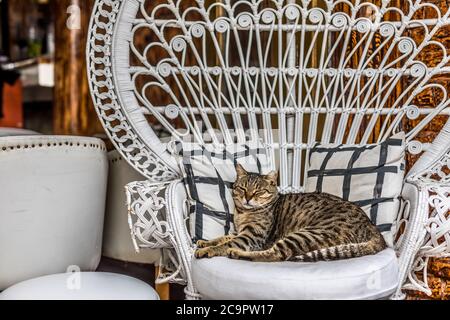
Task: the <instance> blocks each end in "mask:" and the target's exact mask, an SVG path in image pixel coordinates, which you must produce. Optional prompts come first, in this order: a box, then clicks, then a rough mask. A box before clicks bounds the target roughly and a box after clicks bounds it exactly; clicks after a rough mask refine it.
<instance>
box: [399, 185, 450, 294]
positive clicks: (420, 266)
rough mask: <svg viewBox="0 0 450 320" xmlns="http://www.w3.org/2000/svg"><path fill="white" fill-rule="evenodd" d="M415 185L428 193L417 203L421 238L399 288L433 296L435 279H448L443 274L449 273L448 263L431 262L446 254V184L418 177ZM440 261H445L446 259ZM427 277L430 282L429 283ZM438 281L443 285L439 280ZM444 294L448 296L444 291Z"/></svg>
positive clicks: (449, 193) (449, 213)
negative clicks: (424, 201)
mask: <svg viewBox="0 0 450 320" xmlns="http://www.w3.org/2000/svg"><path fill="white" fill-rule="evenodd" d="M419 185H420V188H421V190H422V192H426V193H427V194H428V197H427V198H425V199H426V201H427V203H422V204H419V206H420V207H421V208H422V209H423V212H422V213H420V214H424V219H423V221H424V227H425V230H424V237H423V238H422V239H420V242H419V243H418V245H419V246H418V248H417V251H416V254H415V258H414V262H413V265H412V268H411V270H410V271H409V273H408V277H407V281H406V283H405V284H404V285H403V289H405V290H408V291H418V292H422V293H424V294H425V295H427V296H433V294H434V295H436V294H437V293H436V290H437V282H436V281H437V279H436V278H437V277H443V280H444V281H448V279H446V277H448V276H449V274H448V271H449V270H450V269H448V264H447V267H445V265H444V266H442V265H441V266H440V265H439V264H434V263H436V259H442V258H443V259H445V258H449V257H450V187H449V186H445V185H440V184H439V183H437V182H436V181H432V180H429V181H428V183H425V182H424V181H423V180H422V181H421V182H419ZM419 229H420V228H419ZM419 232H422V231H421V230H420V231H419ZM438 261H439V260H438ZM443 261H447V262H448V260H443ZM430 273H431V277H430ZM430 279H432V280H433V281H431V282H429V280H430ZM439 283H440V282H439ZM440 284H441V285H443V283H440ZM439 288H446V287H443V286H440V287H439ZM444 291H445V290H444ZM445 295H446V296H447V298H448V292H447V293H446V294H445ZM419 296H420V295H419ZM440 297H441V296H440Z"/></svg>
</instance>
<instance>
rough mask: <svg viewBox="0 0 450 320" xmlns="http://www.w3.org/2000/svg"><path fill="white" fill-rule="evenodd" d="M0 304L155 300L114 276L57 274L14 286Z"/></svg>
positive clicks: (145, 288) (133, 282)
mask: <svg viewBox="0 0 450 320" xmlns="http://www.w3.org/2000/svg"><path fill="white" fill-rule="evenodd" d="M0 300H159V296H158V294H157V293H156V292H155V290H153V288H152V287H151V286H150V285H148V284H146V283H145V282H143V281H141V280H138V279H135V278H131V277H128V276H124V275H120V274H115V273H102V272H81V273H61V274H55V275H50V276H45V277H40V278H36V279H31V280H27V281H23V282H21V283H18V284H16V285H14V286H12V287H10V288H9V289H6V290H5V291H3V292H2V293H0Z"/></svg>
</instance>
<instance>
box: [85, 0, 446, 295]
mask: <svg viewBox="0 0 450 320" xmlns="http://www.w3.org/2000/svg"><path fill="white" fill-rule="evenodd" d="M155 2H156V4H155ZM191 2H192V1H191ZM378 2H379V3H381V4H380V5H375V4H373V3H370V2H365V1H359V0H353V1H344V0H342V1H332V0H321V1H310V0H297V1H294V0H286V1H284V0H264V1H257V0H241V1H230V0H222V1H217V2H214V1H203V0H196V1H195V3H196V6H195V7H193V6H187V5H186V3H185V1H182V0H178V1H177V0H161V1H144V0H97V2H96V5H95V7H94V11H93V15H92V20H91V25H90V34H89V39H88V47H87V59H88V73H89V80H90V86H91V93H92V96H93V100H94V104H95V107H96V109H97V111H98V115H99V117H100V119H101V121H102V123H103V125H104V127H105V130H106V131H107V132H108V134H109V136H110V138H111V140H112V141H113V143H114V144H115V146H116V148H117V149H118V150H120V152H121V153H122V155H123V156H124V158H125V159H127V161H128V162H129V163H130V164H131V165H132V166H133V167H134V168H136V169H137V170H138V171H140V172H141V173H142V174H143V175H144V176H146V177H147V178H148V181H147V182H139V183H132V184H130V185H129V186H127V187H126V189H127V195H128V200H129V201H128V202H129V212H130V226H131V229H132V235H133V241H135V245H136V248H137V249H138V248H139V247H151V248H164V251H165V252H166V253H167V254H168V257H169V259H167V261H168V267H169V269H171V270H172V271H173V273H172V274H171V275H169V276H168V277H167V278H164V279H159V281H161V282H162V281H177V282H180V281H181V282H185V283H186V284H187V287H186V293H187V296H188V298H198V297H199V296H198V294H197V293H196V291H195V288H194V286H193V284H192V280H191V277H190V259H191V256H192V252H193V247H192V244H191V242H190V237H189V235H188V233H187V230H186V223H185V220H186V212H184V207H183V203H182V200H179V199H181V198H183V196H184V195H183V192H184V191H183V189H182V188H181V187H180V182H179V180H178V179H179V171H178V167H177V165H176V162H175V160H174V158H173V157H172V156H171V155H170V154H169V153H168V152H167V149H166V145H165V144H164V143H162V142H161V140H160V139H159V138H158V136H157V134H156V133H155V131H154V130H153V128H154V125H151V124H150V123H149V121H148V119H149V118H152V119H153V120H152V122H151V123H158V125H159V126H162V128H163V129H164V130H165V131H167V132H168V133H170V134H171V135H172V136H173V137H174V138H175V139H186V138H190V139H193V140H195V141H198V142H201V143H207V140H206V138H205V137H208V139H209V140H210V141H211V142H210V143H214V144H229V143H234V142H235V141H238V142H242V141H243V140H244V139H245V137H246V135H250V136H251V137H252V138H256V137H260V138H262V139H263V140H264V142H265V143H266V144H267V145H268V146H269V148H270V152H271V154H270V155H271V159H273V160H274V161H276V162H277V163H279V168H280V191H281V192H283V193H289V192H302V191H303V186H304V179H305V175H304V172H305V170H306V169H307V167H306V165H305V163H304V157H305V156H307V155H308V152H309V149H310V148H311V147H312V146H313V145H314V144H315V143H316V142H318V141H320V142H324V143H327V142H335V143H347V144H358V145H364V144H367V143H369V142H370V141H371V139H372V140H373V138H374V140H373V141H375V142H376V141H382V140H384V139H386V138H387V137H389V136H390V135H392V134H393V133H394V132H397V131H400V130H402V129H403V126H404V123H405V121H406V120H408V119H409V120H416V119H417V121H415V123H416V125H415V126H414V127H413V128H412V129H410V130H409V131H408V132H407V142H408V151H409V152H410V153H412V154H420V153H423V155H421V157H420V159H419V161H418V162H417V163H416V164H415V166H414V167H413V168H412V170H411V171H410V172H409V174H408V177H407V179H406V184H409V186H410V187H411V188H409V189H410V190H413V191H411V192H408V193H405V204H406V206H405V210H403V214H402V215H400V217H399V223H400V222H401V223H404V224H405V226H406V231H405V233H404V234H403V235H402V237H401V238H400V240H399V241H398V242H397V249H398V254H399V261H400V267H401V279H402V281H401V283H399V287H398V290H397V293H396V295H395V297H396V298H400V297H401V288H402V286H404V287H405V288H414V289H418V290H422V291H424V292H429V288H428V286H427V283H426V282H424V281H422V282H421V281H419V280H418V279H417V278H416V277H415V275H414V271H415V270H418V269H425V271H426V264H425V263H424V261H425V262H426V259H428V257H430V256H448V255H449V253H450V251H449V250H450V249H449V243H450V236H449V231H450V222H449V220H448V215H447V214H446V210H447V209H448V207H449V205H448V202H449V200H448V189H449V188H450V178H449V176H448V175H446V174H445V172H444V171H443V167H445V166H447V165H448V164H449V154H450V122H447V124H446V125H445V127H444V128H443V129H442V132H441V133H440V134H439V136H438V137H437V138H436V139H435V141H434V142H433V143H432V144H429V145H427V144H422V143H420V142H419V141H416V140H414V139H415V138H416V136H417V135H418V134H419V133H420V132H421V130H423V128H424V127H425V126H426V125H427V124H428V123H429V122H430V120H432V119H433V118H434V117H435V116H436V115H438V114H446V115H448V114H449V113H450V109H449V108H448V106H449V104H450V99H448V96H447V92H446V89H445V87H444V86H442V85H441V84H439V83H436V82H435V81H434V78H435V77H436V76H437V75H442V74H446V73H450V67H449V62H450V56H449V55H447V48H446V47H445V46H444V45H443V44H442V43H440V42H438V41H436V34H437V33H438V32H439V30H441V28H442V27H444V26H448V25H450V18H449V17H450V10H448V11H447V12H441V11H440V9H439V8H438V7H437V6H435V5H432V4H427V3H426V2H425V1H420V0H417V1H412V0H408V1H402V3H404V6H405V8H406V9H405V8H403V9H400V8H397V7H393V6H392V5H391V4H390V3H391V2H390V1H386V0H382V1H378ZM343 7H344V8H345V9H346V10H345V12H344V10H342V8H343ZM423 10H425V11H427V12H428V13H430V12H431V13H432V14H431V15H430V14H428V15H427V16H431V17H432V18H430V19H421V18H420V17H422V16H423V14H421V12H422V11H423ZM388 15H390V17H391V18H390V19H389V20H387V16H388ZM392 17H394V18H392ZM418 29H420V30H421V32H422V33H423V37H422V39H421V40H422V41H421V42H420V41H419V42H415V41H414V40H413V39H412V38H411V37H410V36H409V31H410V30H418ZM174 30H175V31H174ZM139 33H141V34H142V33H144V34H147V35H151V39H152V41H149V42H148V43H146V44H145V45H144V46H142V45H141V46H140V45H137V44H136V43H135V39H136V38H137V35H138V34H139ZM174 34H175V35H174ZM431 45H432V46H434V47H435V49H436V50H439V51H440V52H441V60H440V62H439V63H438V64H436V65H433V66H430V65H426V64H425V63H424V62H422V61H421V60H420V54H421V52H423V50H424V49H425V48H426V47H427V46H431ZM155 52H156V53H157V55H159V56H160V58H159V59H157V61H152V59H149V57H152V56H154V55H155ZM161 52H163V53H164V54H161ZM152 54H153V55H152ZM355 58H357V59H356V61H357V62H356V63H355V62H354V61H355ZM153 60H154V59H153ZM142 79H145V81H144V84H142ZM399 85H401V86H402V92H400V94H398V93H397V92H396V88H398V87H399ZM428 89H433V90H434V92H437V93H439V94H440V96H441V99H440V100H439V101H438V103H437V105H436V106H435V107H433V108H419V107H417V106H415V105H414V100H415V99H416V98H417V96H418V95H420V94H421V93H423V92H424V91H426V90H428ZM155 93H158V94H155ZM161 95H164V96H165V97H167V99H166V100H167V101H170V102H167V103H165V104H164V105H158V104H157V101H160V100H159V99H160V97H161ZM393 97H394V98H393ZM155 101H156V102H155ZM174 123H177V124H178V125H180V124H181V125H182V127H183V130H180V129H179V127H175V125H174ZM375 132H379V134H374V133H375ZM436 177H438V178H436ZM414 188H415V189H414ZM414 190H415V191H414ZM180 201H181V202H180ZM429 205H430V206H429ZM430 208H434V209H433V210H434V211H432V212H431V211H430V210H431V209H430ZM438 239H439V240H438ZM442 239H444V240H445V242H442V241H441V240H442ZM425 274H426V272H425ZM405 281H406V283H405V284H404V282H405Z"/></svg>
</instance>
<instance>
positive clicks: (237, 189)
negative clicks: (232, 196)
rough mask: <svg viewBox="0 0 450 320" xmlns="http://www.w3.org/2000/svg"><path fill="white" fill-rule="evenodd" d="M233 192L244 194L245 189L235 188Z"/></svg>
mask: <svg viewBox="0 0 450 320" xmlns="http://www.w3.org/2000/svg"><path fill="white" fill-rule="evenodd" d="M233 190H234V191H236V192H239V193H243V192H245V189H244V188H242V187H235V188H234V189H233Z"/></svg>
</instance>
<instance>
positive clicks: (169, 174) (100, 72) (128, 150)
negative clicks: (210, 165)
mask: <svg viewBox="0 0 450 320" xmlns="http://www.w3.org/2000/svg"><path fill="white" fill-rule="evenodd" d="M123 2H124V1H122V0H98V1H97V2H96V4H95V6H94V11H93V14H92V18H91V27H90V35H89V39H88V45H87V59H88V77H89V84H90V90H91V95H92V99H93V101H94V105H95V107H96V110H97V113H98V116H99V118H100V120H101V121H102V123H103V126H104V128H105V130H106V132H107V133H108V134H109V137H110V139H111V141H112V142H113V143H114V145H115V147H116V149H117V150H119V151H120V152H121V153H122V155H123V156H124V158H125V159H126V160H127V161H128V162H129V163H130V164H131V165H132V166H133V167H134V168H136V169H137V170H139V171H140V172H141V173H142V174H143V175H144V176H146V177H147V178H149V179H151V180H153V181H167V180H170V179H173V178H175V177H176V172H174V171H173V169H171V168H170V167H169V166H167V165H166V164H165V163H164V162H162V161H161V159H160V158H159V157H158V155H156V154H155V153H154V151H152V150H151V149H150V148H149V147H148V145H147V143H148V142H147V141H144V140H143V139H142V137H140V136H139V135H138V134H137V132H136V131H135V130H134V128H133V123H132V122H133V121H130V119H129V118H128V117H127V115H126V114H125V112H124V110H123V109H122V108H121V104H120V103H119V101H118V95H117V92H116V88H115V86H114V77H113V71H112V54H113V53H112V41H113V37H114V34H113V32H114V26H115V23H116V21H117V17H118V13H119V11H120V8H121V5H122V3H123Z"/></svg>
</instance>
